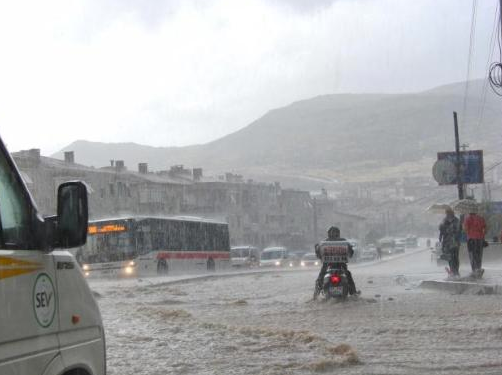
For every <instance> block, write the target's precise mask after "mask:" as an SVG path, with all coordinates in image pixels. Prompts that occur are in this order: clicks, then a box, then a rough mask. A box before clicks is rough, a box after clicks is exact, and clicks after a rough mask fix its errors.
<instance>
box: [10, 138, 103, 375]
mask: <svg viewBox="0 0 502 375" xmlns="http://www.w3.org/2000/svg"><path fill="white" fill-rule="evenodd" d="M57 199H58V207H57V216H54V217H50V218H45V219H44V218H42V217H41V216H40V215H39V214H38V212H37V207H36V205H35V203H34V202H33V199H32V197H31V195H30V193H29V192H28V190H27V189H26V186H25V184H24V182H23V180H22V179H21V177H20V174H19V172H18V171H17V168H16V166H15V164H14V162H13V160H12V158H11V157H10V155H9V153H8V152H7V150H6V148H5V146H4V144H3V142H2V140H1V139H0V301H1V302H0V305H1V307H0V374H1V375H104V374H105V372H106V358H105V339H104V331H103V325H102V323H101V316H100V313H99V310H98V306H97V304H96V302H95V300H94V298H93V295H92V293H91V291H90V289H89V287H88V285H87V283H86V281H85V279H84V277H83V275H82V272H81V271H80V267H79V266H78V264H77V263H76V262H75V259H74V258H73V257H72V255H71V254H70V253H69V252H67V251H63V250H56V249H65V248H72V247H77V246H81V245H83V244H84V243H85V240H86V234H87V190H86V188H85V185H84V184H83V183H81V182H67V183H64V184H62V185H60V186H59V188H58V196H57Z"/></svg>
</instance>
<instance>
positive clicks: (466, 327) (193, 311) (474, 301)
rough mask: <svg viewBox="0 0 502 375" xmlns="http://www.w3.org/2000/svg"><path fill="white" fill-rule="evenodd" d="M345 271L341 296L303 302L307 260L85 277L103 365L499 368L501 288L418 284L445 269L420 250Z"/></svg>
mask: <svg viewBox="0 0 502 375" xmlns="http://www.w3.org/2000/svg"><path fill="white" fill-rule="evenodd" d="M350 269H351V270H352V271H353V275H354V278H355V281H356V284H357V286H358V288H359V289H361V290H362V295H361V296H360V297H352V298H349V299H348V300H347V301H345V302H333V301H328V302H325V301H312V291H313V282H314V280H315V278H316V276H317V273H318V270H317V269H311V270H293V271H289V270H288V271H286V272H267V273H256V272H254V273H247V274H242V275H239V274H234V273H230V274H227V275H221V276H216V275H215V276H216V277H214V276H210V277H206V276H204V277H202V278H197V277H190V278H188V279H186V280H185V279H184V278H183V277H173V278H152V279H141V280H126V281H123V280H122V281H97V280H92V281H91V287H92V289H93V290H94V291H96V292H97V293H98V295H99V297H98V301H99V304H100V308H101V312H102V315H103V320H104V324H105V328H106V334H107V346H108V350H107V354H108V372H109V374H112V375H114V374H121V375H123V374H152V375H153V374H315V373H344V374H431V373H434V374H500V373H502V298H501V296H500V295H490V296H487V295H476V294H455V293H449V292H441V291H436V290H429V289H424V288H420V287H419V285H420V283H421V281H423V280H425V279H441V278H444V276H445V273H444V270H443V269H442V268H441V267H438V266H437V265H436V264H435V263H432V262H431V259H430V253H429V252H428V251H418V252H414V253H413V254H404V255H402V256H397V257H395V258H393V259H386V260H385V261H384V262H375V263H371V264H362V265H357V264H354V265H350ZM486 269H487V271H486V277H489V275H490V274H492V275H494V274H495V270H496V269H497V268H496V267H495V268H493V270H492V271H490V267H489V265H487V267H486Z"/></svg>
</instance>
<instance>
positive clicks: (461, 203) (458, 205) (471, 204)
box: [451, 199, 479, 214]
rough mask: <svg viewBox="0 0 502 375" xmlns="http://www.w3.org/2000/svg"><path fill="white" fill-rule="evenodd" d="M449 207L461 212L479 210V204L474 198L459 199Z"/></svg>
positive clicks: (468, 212)
mask: <svg viewBox="0 0 502 375" xmlns="http://www.w3.org/2000/svg"><path fill="white" fill-rule="evenodd" d="M451 207H452V208H453V210H454V211H456V212H458V213H461V214H470V213H472V212H478V210H479V204H478V203H477V202H476V201H475V200H474V199H460V200H458V201H455V202H453V203H452V204H451Z"/></svg>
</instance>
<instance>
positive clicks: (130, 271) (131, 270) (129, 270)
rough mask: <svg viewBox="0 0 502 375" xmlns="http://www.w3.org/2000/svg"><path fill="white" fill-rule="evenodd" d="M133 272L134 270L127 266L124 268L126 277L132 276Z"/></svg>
mask: <svg viewBox="0 0 502 375" xmlns="http://www.w3.org/2000/svg"><path fill="white" fill-rule="evenodd" d="M133 271H134V269H133V268H132V267H129V266H127V267H126V268H124V272H125V273H126V275H132V273H133Z"/></svg>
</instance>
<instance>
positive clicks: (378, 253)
mask: <svg viewBox="0 0 502 375" xmlns="http://www.w3.org/2000/svg"><path fill="white" fill-rule="evenodd" d="M376 249H377V258H378V260H381V259H382V248H381V247H380V246H377V248H376Z"/></svg>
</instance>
